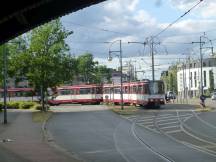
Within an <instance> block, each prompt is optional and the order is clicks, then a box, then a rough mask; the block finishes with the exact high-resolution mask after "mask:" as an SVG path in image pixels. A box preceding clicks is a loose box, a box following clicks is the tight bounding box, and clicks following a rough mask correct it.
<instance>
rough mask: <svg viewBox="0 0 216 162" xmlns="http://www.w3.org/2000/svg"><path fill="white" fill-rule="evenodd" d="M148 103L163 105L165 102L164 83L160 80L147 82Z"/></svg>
mask: <svg viewBox="0 0 216 162" xmlns="http://www.w3.org/2000/svg"><path fill="white" fill-rule="evenodd" d="M149 90H150V95H149V105H158V106H159V105H164V104H165V91H164V83H163V81H161V80H156V81H150V82H149Z"/></svg>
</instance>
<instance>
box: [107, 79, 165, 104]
mask: <svg viewBox="0 0 216 162" xmlns="http://www.w3.org/2000/svg"><path fill="white" fill-rule="evenodd" d="M122 88H123V104H130V105H131V104H133V105H140V106H148V105H151V106H160V105H161V104H165V101H164V84H163V82H162V81H154V82H153V81H149V80H146V81H139V82H130V83H123V86H122ZM103 101H104V102H105V103H114V104H120V103H121V95H120V84H118V85H113V84H106V85H104V86H103Z"/></svg>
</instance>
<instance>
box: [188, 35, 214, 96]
mask: <svg viewBox="0 0 216 162" xmlns="http://www.w3.org/2000/svg"><path fill="white" fill-rule="evenodd" d="M202 38H205V39H207V40H208V41H209V42H210V43H211V44H212V42H211V40H209V39H208V38H207V37H206V36H205V33H204V36H200V40H199V42H192V44H194V43H198V44H199V45H200V93H201V95H203V94H204V92H203V54H202V49H204V48H210V49H211V52H212V54H213V46H211V47H203V45H204V44H205V43H206V42H205V41H202Z"/></svg>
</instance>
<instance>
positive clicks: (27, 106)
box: [19, 102, 35, 109]
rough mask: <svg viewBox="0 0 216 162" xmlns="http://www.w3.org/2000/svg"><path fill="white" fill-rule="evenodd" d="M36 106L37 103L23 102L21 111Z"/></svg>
mask: <svg viewBox="0 0 216 162" xmlns="http://www.w3.org/2000/svg"><path fill="white" fill-rule="evenodd" d="M34 105H35V102H21V103H20V105H19V108H20V109H30V108H32V107H33V106H34Z"/></svg>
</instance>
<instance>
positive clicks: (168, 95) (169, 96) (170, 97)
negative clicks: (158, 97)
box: [165, 91, 176, 102]
mask: <svg viewBox="0 0 216 162" xmlns="http://www.w3.org/2000/svg"><path fill="white" fill-rule="evenodd" d="M165 99H166V102H169V101H170V100H174V99H176V95H175V93H173V92H172V91H168V92H167V93H166V94H165Z"/></svg>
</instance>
